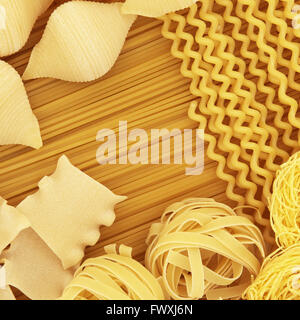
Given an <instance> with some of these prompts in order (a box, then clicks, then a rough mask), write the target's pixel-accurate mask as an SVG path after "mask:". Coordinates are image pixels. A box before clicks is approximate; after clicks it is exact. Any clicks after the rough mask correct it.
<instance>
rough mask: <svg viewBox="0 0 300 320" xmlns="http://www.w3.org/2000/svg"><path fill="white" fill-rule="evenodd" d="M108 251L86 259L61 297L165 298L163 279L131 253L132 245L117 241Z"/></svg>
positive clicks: (109, 298)
mask: <svg viewBox="0 0 300 320" xmlns="http://www.w3.org/2000/svg"><path fill="white" fill-rule="evenodd" d="M105 251H106V254H105V255H103V256H100V257H97V258H92V259H88V260H86V261H85V262H84V263H83V264H82V266H81V267H80V268H79V269H78V270H77V271H76V273H75V277H74V279H73V280H72V281H71V282H70V284H69V285H68V286H67V287H66V288H65V290H64V293H63V295H62V297H61V298H60V299H61V300H163V299H164V293H163V291H162V288H161V286H160V284H159V282H158V281H157V280H156V279H155V278H154V276H153V275H152V274H151V273H150V272H149V271H148V270H147V269H146V268H145V267H144V266H143V265H141V264H140V263H139V262H137V261H135V260H134V259H132V257H131V251H132V249H131V248H129V247H127V246H124V245H121V246H120V247H119V253H118V252H117V246H116V245H115V244H113V245H109V246H107V247H105Z"/></svg>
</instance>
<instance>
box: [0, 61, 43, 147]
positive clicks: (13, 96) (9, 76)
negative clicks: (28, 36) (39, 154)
mask: <svg viewBox="0 0 300 320" xmlns="http://www.w3.org/2000/svg"><path fill="white" fill-rule="evenodd" d="M0 144H2V145H7V144H23V145H26V146H30V147H32V148H35V149H39V148H40V147H41V146H42V145H43V142H42V138H41V133H40V128H39V124H38V121H37V119H36V117H35V115H34V114H33V112H32V110H31V107H30V103H29V100H28V97H27V93H26V90H25V88H24V85H23V82H22V79H21V78H20V76H19V74H18V73H17V71H16V70H15V69H14V68H13V67H11V66H10V65H9V64H7V63H6V62H4V61H0Z"/></svg>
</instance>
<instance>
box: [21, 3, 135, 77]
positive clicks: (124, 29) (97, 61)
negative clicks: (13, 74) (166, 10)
mask: <svg viewBox="0 0 300 320" xmlns="http://www.w3.org/2000/svg"><path fill="white" fill-rule="evenodd" d="M135 18H136V17H135V16H133V15H122V13H121V4H120V3H112V4H107V3H97V2H89V1H71V2H67V3H65V4H63V5H61V6H60V7H58V8H57V9H56V10H55V11H54V12H53V14H52V15H51V17H50V19H49V22H48V24H47V27H46V30H45V32H44V35H43V37H42V39H41V41H40V42H39V43H38V44H37V45H36V46H35V47H34V49H33V51H32V54H31V57H30V61H29V64H28V66H27V69H26V70H25V73H24V75H23V79H25V80H28V79H34V78H42V77H50V78H56V79H61V80H66V81H73V82H85V81H92V80H95V79H97V78H100V77H101V76H103V75H104V74H105V73H107V72H108V71H109V70H110V69H111V67H112V66H113V65H114V63H115V61H116V60H117V58H118V56H119V54H120V52H121V50H122V47H123V44H124V42H125V39H126V36H127V33H128V30H129V28H130V27H131V25H132V23H133V22H134V20H135Z"/></svg>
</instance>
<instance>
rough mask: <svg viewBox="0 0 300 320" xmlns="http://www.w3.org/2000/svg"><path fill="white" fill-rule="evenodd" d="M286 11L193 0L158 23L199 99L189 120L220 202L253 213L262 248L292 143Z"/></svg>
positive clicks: (295, 120)
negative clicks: (220, 188) (201, 141)
mask: <svg viewBox="0 0 300 320" xmlns="http://www.w3.org/2000/svg"><path fill="white" fill-rule="evenodd" d="M292 3H293V1H282V2H279V1H276V0H272V1H268V2H267V3H266V2H264V1H251V0H235V1H230V0H210V1H204V0H200V1H198V2H197V4H195V5H193V6H191V7H190V8H189V9H187V10H185V11H182V12H177V13H170V14H168V15H165V16H163V17H162V18H161V19H162V21H163V28H162V34H163V36H164V37H165V38H167V39H170V40H172V41H173V44H172V48H171V53H172V55H173V56H174V57H176V58H179V59H180V60H182V65H181V73H182V75H183V76H184V77H186V78H189V79H190V80H191V84H190V91H191V93H192V94H193V95H195V96H197V97H199V98H200V100H199V102H198V103H197V102H193V103H192V104H191V107H190V110H189V116H190V118H191V119H193V120H195V121H197V122H199V127H200V128H203V129H205V133H206V135H205V140H206V142H207V143H208V147H207V155H208V157H209V158H210V159H212V160H215V161H217V162H218V169H217V175H218V177H219V178H220V179H222V180H224V181H226V182H227V190H226V194H227V196H228V198H229V199H231V200H234V201H235V202H236V203H237V204H238V205H240V206H241V205H250V206H253V207H255V208H257V209H258V210H259V212H260V214H256V217H255V218H256V221H257V222H258V223H259V224H260V225H262V227H263V229H264V236H265V238H266V240H267V241H268V242H270V243H272V242H274V240H273V237H272V235H271V233H272V230H271V227H270V222H269V214H268V212H267V209H266V207H267V199H268V198H269V197H270V196H271V187H272V183H273V180H274V177H275V173H276V171H277V170H278V169H279V165H280V164H281V163H284V162H285V161H286V160H287V159H288V157H289V154H290V153H294V152H295V151H296V150H297V148H298V144H299V137H300V134H299V133H300V131H299V128H300V119H299V117H298V115H297V110H298V102H297V97H298V98H299V94H298V93H297V92H298V91H299V89H300V88H299V85H298V84H297V83H296V81H295V77H296V76H297V74H298V73H299V60H300V59H299V49H300V44H299V42H298V41H297V38H298V36H299V32H298V31H297V30H294V29H293V28H292V27H291V19H293V14H292V10H291V9H292V5H293V4H292ZM274 124H275V126H274Z"/></svg>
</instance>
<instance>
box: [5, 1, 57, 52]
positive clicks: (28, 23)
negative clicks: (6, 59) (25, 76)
mask: <svg viewBox="0 0 300 320" xmlns="http://www.w3.org/2000/svg"><path fill="white" fill-rule="evenodd" d="M52 2H53V0H34V1H32V0H9V1H8V0H0V18H1V22H0V24H1V26H0V57H3V56H8V55H11V54H13V53H15V52H17V51H19V50H20V49H21V48H22V47H23V46H24V45H25V43H26V41H27V39H28V37H29V34H30V32H31V29H32V27H33V25H34V23H35V21H36V19H37V18H38V16H39V15H41V14H42V13H43V12H44V11H46V10H47V8H48V7H49V6H50V5H51V3H52Z"/></svg>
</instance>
